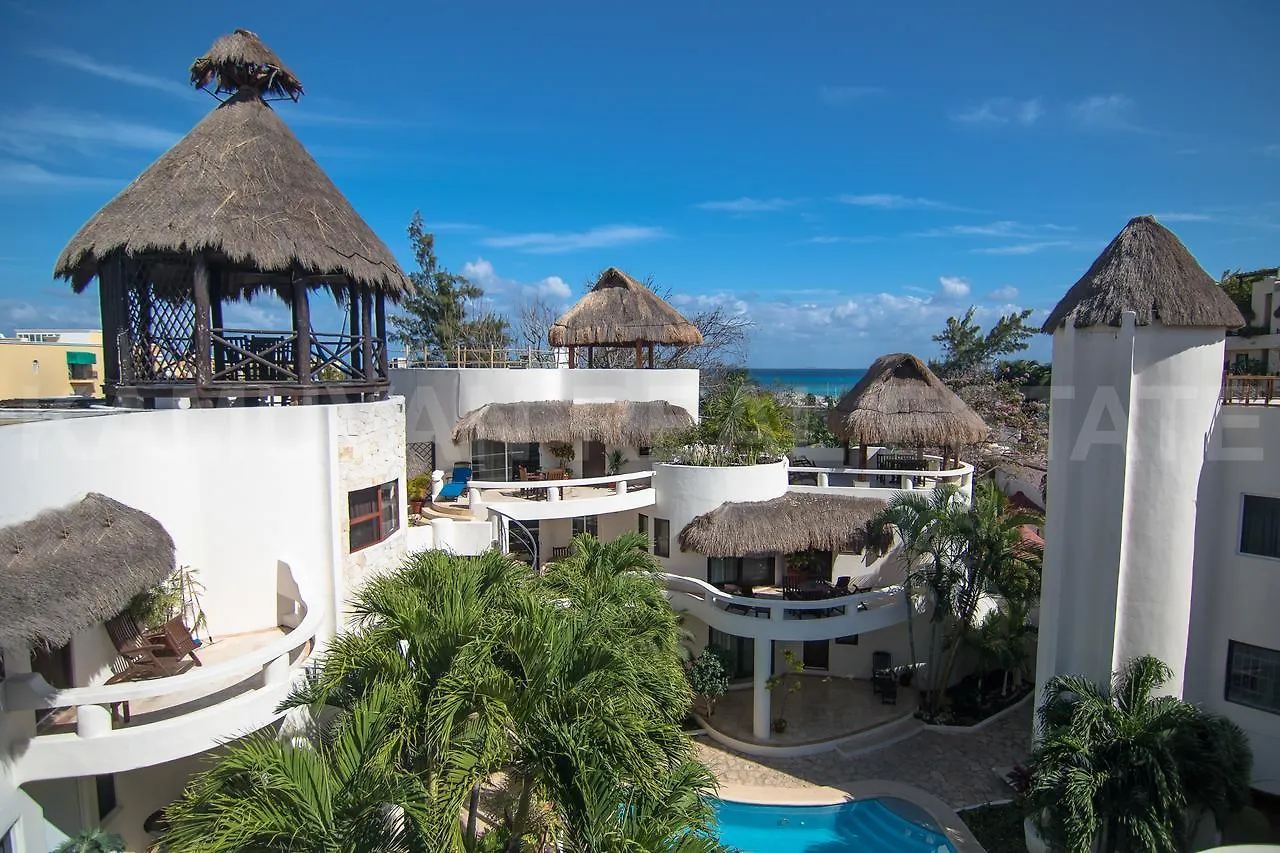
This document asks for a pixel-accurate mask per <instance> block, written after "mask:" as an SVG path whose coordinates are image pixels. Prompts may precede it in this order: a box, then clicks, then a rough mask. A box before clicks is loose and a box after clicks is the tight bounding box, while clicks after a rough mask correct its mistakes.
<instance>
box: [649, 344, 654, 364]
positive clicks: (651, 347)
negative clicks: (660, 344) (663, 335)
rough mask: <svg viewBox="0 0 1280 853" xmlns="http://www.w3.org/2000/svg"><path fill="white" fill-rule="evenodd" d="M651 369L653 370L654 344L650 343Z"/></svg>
mask: <svg viewBox="0 0 1280 853" xmlns="http://www.w3.org/2000/svg"><path fill="white" fill-rule="evenodd" d="M649 369H650V370H653V343H652V342H650V343H649Z"/></svg>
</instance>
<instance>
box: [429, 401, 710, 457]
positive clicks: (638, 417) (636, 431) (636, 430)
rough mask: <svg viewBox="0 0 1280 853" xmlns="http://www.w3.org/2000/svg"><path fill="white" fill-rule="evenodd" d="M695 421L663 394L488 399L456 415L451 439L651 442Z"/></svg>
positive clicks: (636, 444) (639, 444)
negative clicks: (602, 399)
mask: <svg viewBox="0 0 1280 853" xmlns="http://www.w3.org/2000/svg"><path fill="white" fill-rule="evenodd" d="M692 423H693V416H692V415H690V414H689V413H688V412H687V411H685V410H684V409H683V408H681V407H680V406H675V405H672V404H671V403H668V402H666V401H665V400H651V401H644V402H635V401H630V400H620V401H617V402H613V403H571V402H569V401H568V400H543V401H538V402H530V403H486V404H485V405H483V406H481V407H480V408H478V409H475V410H473V411H470V412H467V413H466V414H465V415H463V416H462V417H461V418H460V419H459V420H458V423H457V424H456V425H455V426H454V428H453V440H454V441H455V442H459V441H464V440H468V439H487V440H490V441H504V442H507V443H515V442H530V443H533V442H537V443H543V442H553V441H565V442H568V441H578V440H580V441H599V442H603V443H605V444H612V445H615V446H619V447H647V446H649V445H651V444H653V443H654V440H655V439H656V438H657V437H658V436H659V435H661V434H662V433H665V432H669V431H672V430H678V429H684V428H686V427H688V426H689V425H691V424H692Z"/></svg>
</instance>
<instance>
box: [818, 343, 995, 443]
mask: <svg viewBox="0 0 1280 853" xmlns="http://www.w3.org/2000/svg"><path fill="white" fill-rule="evenodd" d="M827 426H828V427H830V429H831V431H832V432H834V433H835V434H836V435H838V436H839V437H840V438H842V439H843V440H845V441H847V442H849V443H850V444H897V445H903V446H906V447H949V448H957V447H961V446H963V445H968V444H978V443H980V442H983V441H986V439H987V434H988V430H987V425H986V424H985V423H983V421H982V418H980V417H978V414H977V413H976V412H974V411H973V409H970V408H969V407H968V406H967V405H966V404H965V402H964V401H963V400H961V399H960V398H959V397H957V396H956V394H955V392H954V391H952V390H951V389H950V388H948V387H947V386H946V384H945V383H943V381H942V380H941V379H939V378H938V377H937V376H936V375H934V372H933V371H932V370H930V369H929V368H928V367H927V366H925V364H924V362H922V361H921V360H920V359H918V358H916V357H915V356H914V355H911V354H910V353H905V352H900V353H894V354H893V355H882V356H880V358H877V359H876V360H875V363H874V364H872V365H871V367H870V369H868V370H867V373H866V375H865V376H863V377H862V379H860V380H859V381H858V384H857V385H855V386H853V389H852V390H851V391H849V393H848V394H845V395H844V397H842V398H841V399H840V402H839V403H837V404H836V407H835V409H834V410H833V411H832V412H830V413H829V414H828V415H827Z"/></svg>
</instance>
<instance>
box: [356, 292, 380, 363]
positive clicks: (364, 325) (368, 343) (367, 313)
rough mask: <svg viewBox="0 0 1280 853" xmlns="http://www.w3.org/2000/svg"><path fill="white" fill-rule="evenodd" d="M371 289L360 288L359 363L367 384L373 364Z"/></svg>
mask: <svg viewBox="0 0 1280 853" xmlns="http://www.w3.org/2000/svg"><path fill="white" fill-rule="evenodd" d="M372 332H373V288H371V287H369V286H368V285H366V286H364V287H361V288H360V363H361V367H362V368H363V370H362V371H361V374H360V375H361V376H363V377H364V379H365V381H366V382H368V381H370V380H372V379H373V378H374V373H375V372H376V369H375V367H374V362H373V334H372Z"/></svg>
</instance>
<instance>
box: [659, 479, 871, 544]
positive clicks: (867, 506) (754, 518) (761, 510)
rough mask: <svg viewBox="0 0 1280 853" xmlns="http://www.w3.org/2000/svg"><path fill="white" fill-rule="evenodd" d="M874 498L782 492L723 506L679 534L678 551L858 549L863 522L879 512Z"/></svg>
mask: <svg viewBox="0 0 1280 853" xmlns="http://www.w3.org/2000/svg"><path fill="white" fill-rule="evenodd" d="M884 507H885V503H884V501H881V500H876V499H875V498H855V497H849V496H847V495H824V494H814V493H810V492H787V493H786V494H784V495H782V497H778V498H773V499H771V500H767V501H749V502H744V503H733V502H729V503H723V504H721V505H720V506H718V507H716V508H715V509H713V510H712V511H711V512H708V513H703V514H702V515H700V516H698V517H697V518H695V519H694V520H693V521H691V522H689V523H688V524H687V525H685V527H684V529H683V530H681V531H680V548H681V550H684V551H694V552H697V553H699V554H706V555H707V556H708V557H745V556H747V555H749V554H768V553H778V554H792V553H795V552H797V551H805V550H808V549H810V548H812V549H815V550H818V551H839V550H841V549H843V548H846V547H852V548H855V549H857V550H861V549H862V548H863V547H865V545H866V544H867V543H866V542H865V541H864V540H865V536H866V532H867V530H866V528H867V522H868V521H870V520H871V519H872V518H873V517H875V515H876V514H877V513H878V512H880V510H882V509H884Z"/></svg>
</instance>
